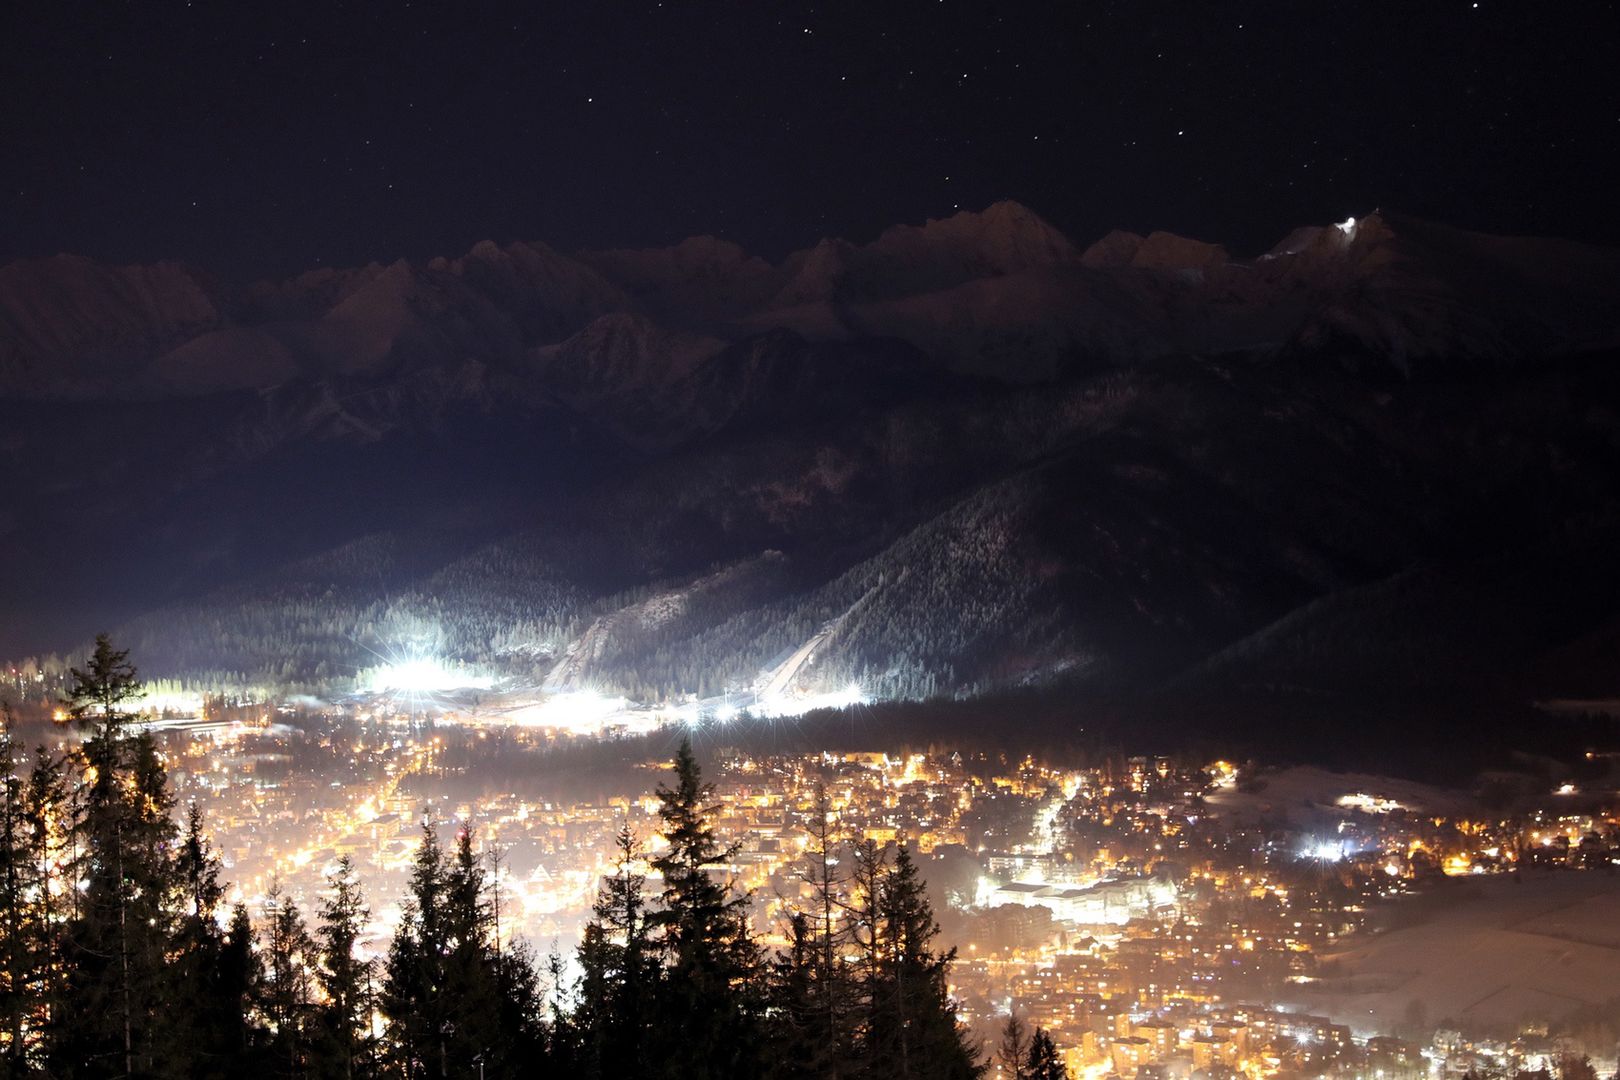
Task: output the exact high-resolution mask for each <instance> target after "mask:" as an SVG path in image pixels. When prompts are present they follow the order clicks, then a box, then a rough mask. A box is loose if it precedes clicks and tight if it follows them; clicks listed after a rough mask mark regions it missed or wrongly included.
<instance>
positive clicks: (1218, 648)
mask: <svg viewBox="0 0 1620 1080" xmlns="http://www.w3.org/2000/svg"><path fill="white" fill-rule="evenodd" d="M1617 270H1620V252H1616V251H1612V250H1608V249H1602V248H1595V247H1591V246H1589V245H1582V244H1578V243H1573V242H1568V241H1554V240H1538V239H1533V238H1532V239H1526V238H1495V237H1489V236H1485V235H1483V234H1477V233H1469V232H1465V231H1461V230H1455V229H1450V228H1448V227H1446V226H1440V225H1434V224H1432V223H1428V222H1421V221H1415V220H1413V219H1409V218H1404V217H1402V216H1401V215H1399V214H1392V213H1387V212H1378V213H1374V214H1370V215H1368V216H1366V217H1363V218H1359V219H1355V220H1352V221H1346V222H1342V223H1339V224H1336V225H1335V224H1329V225H1323V226H1307V227H1303V228H1300V229H1296V230H1294V231H1293V232H1292V233H1290V234H1289V235H1288V236H1287V237H1285V238H1283V240H1281V241H1280V242H1279V243H1278V244H1277V245H1275V246H1274V247H1273V248H1272V249H1271V250H1269V251H1267V252H1264V253H1261V254H1259V255H1257V256H1254V257H1252V258H1234V257H1233V256H1231V255H1230V253H1228V252H1226V251H1224V250H1223V249H1221V248H1219V247H1218V246H1215V245H1208V244H1204V243H1201V242H1199V241H1195V240H1189V239H1187V238H1182V237H1176V236H1172V235H1170V234H1166V233H1149V234H1146V235H1139V234H1131V233H1123V232H1116V233H1111V234H1108V235H1107V236H1105V237H1103V238H1101V239H1099V240H1098V241H1096V242H1095V243H1093V244H1091V245H1089V246H1087V247H1085V248H1080V247H1078V246H1076V245H1074V244H1073V243H1071V242H1070V241H1069V240H1068V239H1067V238H1066V237H1063V236H1062V235H1061V234H1059V233H1058V232H1057V231H1056V230H1054V229H1052V228H1051V226H1050V225H1048V224H1046V223H1045V222H1044V221H1042V220H1041V219H1040V218H1039V216H1038V215H1035V214H1034V213H1033V212H1031V211H1029V210H1027V209H1026V208H1024V207H1021V206H1019V205H1017V204H1014V203H998V204H995V205H993V206H992V207H990V208H988V209H987V210H985V211H983V212H979V213H964V214H958V215H954V216H952V217H949V218H945V219H940V220H935V221H930V222H928V223H925V224H923V225H918V226H897V227H895V228H892V229H888V230H885V231H884V232H882V233H881V234H879V236H878V237H876V238H875V239H874V240H872V241H870V242H868V243H864V244H853V243H848V242H845V241H835V240H828V241H823V242H821V243H819V244H817V245H815V246H813V247H811V248H807V249H805V250H803V251H801V252H798V253H795V254H794V255H790V256H789V257H787V258H786V259H784V260H781V261H780V262H777V263H774V264H773V263H769V262H767V261H765V260H763V259H759V258H757V257H755V256H751V255H749V254H748V253H747V252H745V251H744V250H743V249H742V248H740V247H738V246H736V245H734V244H730V243H728V242H726V241H723V240H718V239H715V238H713V237H708V238H703V237H698V238H691V239H688V240H685V241H682V242H681V243H679V244H676V245H673V246H671V247H668V248H662V249H647V250H641V251H631V250H615V251H601V252H581V253H572V254H569V253H563V252H559V251H556V250H555V249H552V248H550V247H548V246H546V245H544V244H539V243H528V242H515V243H510V244H495V243H492V242H481V243H479V244H476V245H473V247H472V248H470V249H469V250H468V251H467V252H466V253H465V254H463V255H461V256H457V257H455V258H435V259H429V260H421V261H412V260H396V261H394V262H391V263H387V264H384V263H374V264H371V265H368V266H365V267H359V268H353V269H349V270H320V271H312V272H309V273H306V274H303V275H299V276H297V277H295V278H291V279H288V280H287V281H284V282H280V283H258V284H254V285H249V286H245V287H233V286H226V285H223V284H221V283H219V282H216V281H213V280H212V279H210V278H208V277H207V276H206V275H203V274H201V273H199V272H196V271H193V270H191V269H189V268H185V267H180V266H178V265H176V264H159V268H157V269H152V268H134V269H130V270H128V271H127V273H125V272H123V271H119V270H117V268H112V269H109V268H104V267H99V266H98V265H96V264H93V263H90V262H88V261H87V260H74V259H71V258H70V259H64V260H55V261H50V260H47V261H46V262H45V263H43V264H38V265H36V264H33V263H29V264H12V265H11V266H8V267H6V268H3V269H0V462H3V463H4V465H3V467H4V470H5V473H6V475H7V476H9V477H10V478H11V493H12V500H11V503H10V507H9V508H8V509H0V558H4V559H5V560H6V561H7V564H8V565H10V566H14V567H17V568H19V572H18V573H16V574H13V575H10V576H9V577H8V580H6V581H5V582H4V583H3V588H0V615H4V625H5V627H6V628H7V629H6V630H5V631H3V640H0V646H3V647H4V649H5V651H6V652H7V653H8V654H10V655H13V656H17V657H23V656H27V655H30V654H33V655H39V654H42V653H46V652H50V651H52V650H60V649H65V648H69V647H71V646H72V645H73V643H76V642H82V641H84V640H86V639H87V638H88V636H89V633H90V631H91V630H92V629H100V628H103V627H106V626H108V625H113V626H117V627H121V628H122V630H123V632H124V633H125V634H126V636H127V637H128V638H129V639H130V640H132V641H133V642H134V643H135V644H137V646H138V648H139V651H140V653H141V655H142V656H143V657H144V658H146V659H145V663H146V666H147V667H148V669H149V670H151V671H152V672H153V673H154V674H163V675H173V676H175V677H186V678H192V679H198V680H203V681H209V680H213V681H214V682H218V681H220V680H223V679H226V677H227V676H229V678H230V679H234V680H237V681H242V680H247V681H258V682H262V683H269V684H274V685H278V686H282V687H294V688H308V687H311V686H318V685H328V684H334V683H341V682H342V681H343V680H344V679H352V678H354V677H355V676H356V674H357V673H358V671H359V670H360V669H361V668H363V667H364V666H366V665H367V664H368V663H372V662H374V661H375V657H376V655H377V654H378V653H385V654H386V653H387V652H388V651H389V650H390V649H395V648H398V647H401V644H402V643H417V644H420V645H422V646H423V647H427V646H428V645H431V647H432V648H433V649H434V650H436V651H439V652H442V653H443V654H444V655H446V656H448V657H452V658H454V659H456V660H458V661H459V662H462V663H468V664H476V665H486V666H488V667H489V668H490V669H491V670H494V671H498V672H500V673H504V674H506V675H509V676H511V677H514V678H521V679H527V680H532V681H534V682H535V683H536V684H540V683H546V684H547V685H554V686H557V687H561V688H569V687H571V686H572V684H571V683H569V681H568V679H569V676H567V674H566V672H567V671H569V670H576V669H577V670H578V671H580V672H588V673H589V674H588V678H589V680H590V682H591V686H592V687H593V688H598V689H603V690H607V691H615V692H618V693H622V694H624V695H626V696H629V697H631V698H633V699H635V700H640V701H648V702H660V701H664V702H668V701H680V700H686V699H688V698H689V697H691V696H694V695H695V696H707V695H710V694H714V693H718V692H721V691H723V690H725V689H728V688H731V689H738V688H747V687H751V686H757V685H759V684H760V682H761V680H762V679H766V678H767V676H769V679H770V681H771V682H772V685H775V683H776V682H783V683H784V685H786V686H788V687H789V689H790V690H791V691H792V692H795V693H798V692H802V693H805V694H814V693H821V692H826V691H828V690H836V689H841V688H843V687H845V686H847V685H848V683H849V682H852V681H853V682H856V683H859V684H860V685H861V686H863V687H865V688H867V689H868V690H869V692H870V693H871V694H872V695H873V696H881V697H896V698H916V697H928V696H933V695H943V696H952V695H968V694H977V693H982V692H986V691H990V690H995V689H997V688H1003V687H1007V686H1016V685H1024V684H1027V683H1032V682H1048V681H1051V680H1053V679H1059V680H1063V681H1065V683H1066V684H1069V685H1072V686H1073V687H1074V693H1075V694H1076V695H1077V696H1078V698H1085V697H1087V696H1088V695H1089V696H1090V697H1092V698H1095V697H1096V696H1097V695H1108V696H1109V697H1110V700H1115V701H1119V700H1128V701H1137V702H1148V701H1151V700H1157V699H1162V697H1163V696H1164V695H1170V696H1177V695H1181V696H1185V695H1193V696H1195V697H1196V696H1197V695H1208V696H1209V697H1210V698H1211V699H1224V698H1229V697H1232V698H1236V697H1244V698H1246V696H1248V695H1252V694H1254V693H1257V692H1258V693H1263V694H1272V695H1278V694H1280V695H1281V698H1280V700H1285V701H1291V700H1294V699H1293V698H1292V697H1290V695H1292V694H1294V693H1296V692H1304V691H1302V690H1300V689H1299V688H1309V693H1308V695H1307V697H1306V698H1305V699H1302V700H1310V701H1316V700H1319V697H1320V695H1324V694H1325V695H1329V696H1334V695H1337V696H1338V697H1341V698H1345V699H1347V700H1351V701H1352V702H1353V701H1354V700H1356V699H1357V696H1358V695H1360V694H1362V693H1364V692H1365V687H1366V684H1367V683H1368V682H1369V675H1368V672H1369V671H1385V670H1386V669H1389V668H1390V667H1391V666H1392V665H1393V667H1394V668H1396V669H1399V670H1395V671H1394V672H1393V673H1391V674H1390V675H1389V678H1388V688H1389V689H1390V691H1391V692H1392V693H1397V694H1398V693H1402V692H1404V691H1403V690H1402V689H1401V688H1402V687H1411V688H1412V690H1413V692H1419V691H1421V692H1422V693H1425V694H1429V693H1438V692H1444V693H1448V694H1454V695H1462V696H1463V697H1470V696H1471V695H1479V694H1493V693H1495V694H1508V695H1513V696H1514V697H1515V699H1516V700H1520V699H1522V700H1541V699H1551V698H1558V697H1572V696H1581V697H1590V696H1592V694H1593V693H1594V687H1596V688H1598V689H1601V688H1603V687H1604V686H1606V685H1607V684H1608V681H1612V679H1611V674H1612V673H1611V672H1610V669H1609V668H1606V667H1604V663H1605V662H1604V660H1603V657H1604V656H1605V655H1606V653H1604V651H1603V650H1604V649H1605V648H1607V647H1608V644H1607V643H1608V642H1610V640H1611V639H1612V637H1613V635H1612V633H1610V632H1609V631H1607V630H1606V629H1605V627H1609V626H1612V625H1613V623H1614V620H1615V618H1616V616H1617V615H1620V595H1616V594H1617V592H1620V582H1616V581H1615V580H1614V575H1613V574H1610V573H1607V572H1606V571H1605V570H1604V568H1603V563H1602V559H1601V557H1600V555H1599V554H1597V552H1599V551H1600V550H1601V545H1598V546H1594V545H1592V544H1571V543H1568V542H1565V541H1564V540H1561V539H1560V537H1565V536H1567V535H1571V534H1574V535H1590V536H1595V537H1604V536H1608V535H1610V532H1611V530H1612V522H1613V521H1616V520H1620V495H1617V494H1616V492H1617V490H1620V484H1616V483H1615V478H1616V477H1617V476H1620V419H1617V418H1620V378H1617V376H1616V374H1615V373H1616V371H1617V370H1620V369H1617V368H1616V357H1617V356H1620V350H1617V349H1616V347H1615V346H1616V343H1617V342H1620V336H1617V333H1616V326H1617V321H1616V314H1615V313H1616V312H1617V311H1620V303H1614V302H1612V301H1614V300H1615V299H1617V298H1616V297H1615V293H1616V292H1617V291H1620V273H1617V272H1615V271H1617ZM30 275H33V276H30ZM81 291H82V295H81ZM340 571H341V572H340ZM1456 582H1467V583H1472V585H1471V586H1470V587H1473V588H1476V589H1477V592H1478V597H1477V603H1475V604H1474V605H1473V607H1472V608H1471V609H1470V610H1471V611H1473V613H1474V615H1473V622H1475V623H1477V625H1467V624H1468V622H1469V620H1459V619H1454V618H1452V617H1450V616H1449V615H1447V614H1446V609H1447V606H1448V604H1450V603H1451V601H1449V600H1447V598H1448V597H1452V598H1455V597H1456V596H1457V595H1459V593H1458V590H1459V588H1460V586H1458V585H1456V584H1455V583H1456ZM1406 583H1410V584H1406ZM1538 589H1539V590H1541V593H1544V594H1545V598H1546V605H1547V611H1546V612H1544V613H1543V614H1542V615H1540V616H1538V618H1537V619H1536V620H1532V621H1531V622H1530V623H1529V624H1527V625H1529V629H1528V630H1521V631H1512V632H1510V630H1511V627H1509V626H1508V624H1509V623H1512V622H1514V621H1518V622H1521V623H1522V622H1525V620H1524V619H1523V618H1522V615H1523V613H1524V611H1525V610H1526V609H1527V608H1526V605H1527V604H1528V603H1531V602H1532V601H1529V600H1527V599H1526V597H1535V596H1537V595H1540V594H1538V593H1537V590H1538ZM1347 628H1352V629H1353V630H1354V633H1355V635H1359V637H1360V638H1362V639H1366V640H1369V641H1371V640H1376V641H1381V642H1385V643H1386V646H1387V647H1385V648H1384V649H1383V651H1379V650H1378V649H1376V648H1369V649H1367V650H1364V651H1363V652H1362V653H1361V654H1358V655H1351V652H1352V650H1347V649H1345V648H1344V645H1343V643H1344V641H1345V638H1346V635H1347V634H1350V633H1351V629H1347ZM412 647H415V646H414V645H413V646H412ZM1448 650H1449V651H1448ZM1464 654H1466V655H1476V654H1477V656H1478V658H1479V660H1480V662H1479V663H1477V664H1473V665H1460V664H1459V665H1452V666H1451V667H1449V668H1448V667H1446V666H1443V665H1442V666H1430V667H1427V668H1426V667H1425V665H1424V661H1423V656H1425V655H1432V656H1435V657H1440V656H1458V655H1464ZM787 655H804V656H810V655H813V656H814V662H806V663H803V664H799V665H797V666H795V667H794V669H793V670H792V671H789V672H783V671H780V670H777V667H776V665H779V664H780V663H781V662H782V658H783V657H784V656H787ZM570 656H573V657H583V658H584V659H583V660H581V661H579V662H578V663H576V664H574V666H573V667H572V668H566V667H565V666H560V665H564V661H565V658H567V657H570ZM1616 670H1620V668H1617V669H1616ZM772 672H774V674H771V673H772ZM586 677H587V676H585V675H579V676H578V678H586ZM1257 688H1259V689H1257ZM1575 688H1578V689H1579V694H1578V695H1577V694H1576V693H1575ZM1616 690H1617V691H1620V687H1616Z"/></svg>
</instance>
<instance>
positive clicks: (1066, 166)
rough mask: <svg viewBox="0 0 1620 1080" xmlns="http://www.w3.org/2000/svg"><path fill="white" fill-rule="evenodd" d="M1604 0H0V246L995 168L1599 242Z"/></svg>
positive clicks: (263, 251) (332, 256) (226, 257)
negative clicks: (268, 0) (776, 0)
mask: <svg viewBox="0 0 1620 1080" xmlns="http://www.w3.org/2000/svg"><path fill="white" fill-rule="evenodd" d="M1617 26H1620V12H1617V10H1616V5H1615V4H1613V3H1595V2H1579V0H1576V2H1568V3H1563V2H1560V3H1549V2H1547V0H1526V2H1522V3H1508V2H1505V0H1480V2H1479V3H1474V2H1472V0H1460V2H1458V0H1402V2H1400V3H1394V4H1388V5H1381V4H1357V3H1317V2H1310V0H1290V2H1286V3H1274V4H1255V3H1244V2H1232V3H1224V2H1223V3H1207V4H1189V3H1165V4H1159V3H1112V4H1109V3H1088V2H1084V0H1077V2H1075V3H1071V4H1062V5H1056V4H1055V5H1052V6H1050V7H1046V6H1041V7H1036V6H1034V5H1029V6H1020V5H1014V4H968V3H961V2H958V0H944V2H902V0H896V2H892V3H891V2H861V3H851V4H847V5H824V4H817V5H803V4H769V3H754V2H748V3H736V4H728V5H707V4H687V3H676V2H668V3H665V4H608V3H600V4H564V3H533V4H524V5H513V6H509V7H505V6H501V5H493V4H485V3H475V2H468V3H442V4H421V3H417V4H406V3H396V4H375V5H364V4H360V5H357V4H343V3H318V4H317V3H309V4H298V3H287V4H249V3H235V2H229V3H226V2H218V3H210V2H204V0H194V2H192V3H187V2H185V0H178V2H177V0H142V2H133V3H115V2H106V3H97V4H77V3H68V2H61V3H56V2H29V3H22V2H16V3H10V4H6V5H4V14H3V15H0V95H3V100H4V105H3V107H0V147H3V153H0V260H9V259H12V258H15V257H18V256H37V255H48V254H53V253H55V252H58V251H71V252H77V253H82V254H87V255H92V256H96V257H99V258H106V259H113V260H120V261H146V260H153V259H158V258H180V259H185V260H189V261H192V262H195V263H198V264H200V265H202V266H205V267H209V268H212V269H214V270H216V271H218V272H220V273H222V274H225V275H227V276H234V277H241V278H246V277H254V276H259V275H281V274H287V273H292V272H296V271H298V270H301V269H304V268H306V267H310V266H314V265H320V264H351V263H358V262H365V261H369V260H371V259H389V258H393V257H397V256H400V255H406V256H413V257H415V256H426V255H431V254H437V253H458V252H461V251H464V250H465V249H466V248H468V247H469V246H470V245H471V244H472V243H474V242H475V241H477V240H479V239H482V238H485V237H489V238H494V239H497V240H508V239H514V238H525V239H543V240H547V241H550V242H552V243H554V244H556V245H558V246H560V247H563V248H578V247H596V246H619V245H650V244H663V243H668V242H671V241H674V240H676V239H678V238H680V237H682V236H685V235H689V234H692V233H699V232H709V233H715V234H718V235H721V236H725V237H728V238H730V239H734V240H736V241H738V242H740V243H742V244H744V245H745V246H747V247H749V248H750V249H752V250H755V251H758V252H760V253H762V254H765V255H767V256H771V257H777V256H780V255H782V254H784V253H785V252H787V251H788V250H790V249H793V248H796V247H801V246H805V245H808V244H810V243H812V242H814V241H815V240H816V239H817V238H818V237H820V236H823V235H840V236H847V237H849V238H852V239H856V240H865V239H870V238H871V237H872V236H874V235H875V234H876V233H877V232H878V231H879V230H881V229H882V228H883V227H885V226H887V225H890V224H894V223H896V222H920V221H921V220H922V219H924V218H926V217H937V216H941V215H945V214H949V213H951V212H952V211H953V210H954V209H956V208H972V209H978V208H981V207H983V206H985V205H986V204H988V203H990V202H993V201H995V200H996V199H999V198H1014V199H1017V200H1019V201H1021V202H1024V203H1026V204H1028V205H1029V206H1031V207H1033V208H1034V209H1035V210H1037V211H1038V212H1040V213H1041V214H1043V215H1045V216H1046V217H1047V218H1049V219H1050V220H1051V221H1053V222H1054V223H1055V224H1057V225H1058V226H1059V227H1061V228H1063V229H1064V230H1065V231H1066V232H1068V233H1069V234H1070V235H1071V236H1072V237H1074V238H1075V239H1076V241H1077V242H1080V243H1085V242H1088V241H1089V240H1091V239H1094V238H1095V237H1096V236H1098V235H1100V234H1102V233H1103V232H1105V231H1106V230H1108V229H1110V228H1115V227H1123V228H1131V229H1136V230H1141V231H1145V230H1149V229H1154V228H1164V229H1170V230H1174V231H1177V232H1182V233H1187V234H1191V235H1196V236H1199V237H1201V238H1205V239H1210V240H1217V241H1222V242H1225V243H1227V244H1229V245H1231V246H1232V247H1233V249H1234V250H1235V251H1236V252H1237V253H1239V254H1246V253H1253V252H1255V251H1258V250H1261V249H1263V248H1265V247H1267V246H1269V245H1270V244H1271V243H1272V242H1273V241H1275V240H1276V239H1278V238H1279V237H1280V236H1281V235H1282V234H1283V233H1284V232H1286V231H1287V229H1288V228H1290V227H1291V226H1293V225H1296V224H1301V223H1308V222H1325V221H1329V220H1336V219H1340V218H1343V217H1345V216H1347V215H1350V214H1359V213H1363V212H1365V211H1367V210H1369V209H1371V208H1373V207H1374V206H1383V207H1386V208H1390V209H1397V210H1401V211H1405V212H1407V213H1413V214H1418V215H1421V216H1425V217H1431V218H1436V219H1440V220H1444V221H1448V222H1452V223H1454V224H1459V225H1464V226H1469V227H1477V228H1482V229H1487V230H1491V231H1499V232H1533V233H1548V234H1558V235H1566V236H1574V237H1578V238H1582V239H1590V240H1596V241H1601V242H1610V243H1612V242H1617V241H1620V212H1617V210H1616V206H1615V204H1616V199H1615V191H1616V190H1617V189H1620V168H1617V165H1616V161H1617V160H1620V152H1617V150H1620V79H1617V78H1616V76H1615V64H1616V57H1617V55H1620V32H1617V29H1616V28H1617Z"/></svg>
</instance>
